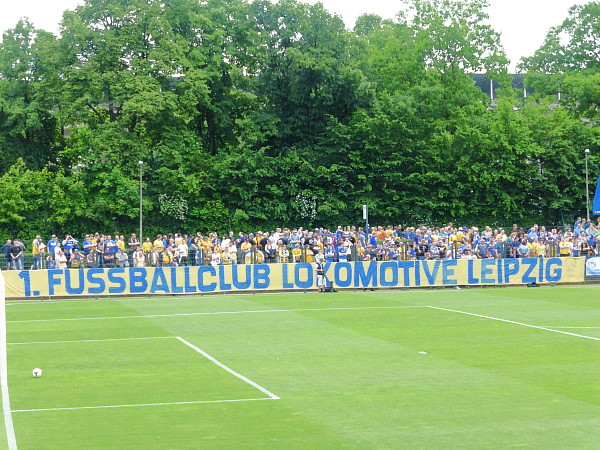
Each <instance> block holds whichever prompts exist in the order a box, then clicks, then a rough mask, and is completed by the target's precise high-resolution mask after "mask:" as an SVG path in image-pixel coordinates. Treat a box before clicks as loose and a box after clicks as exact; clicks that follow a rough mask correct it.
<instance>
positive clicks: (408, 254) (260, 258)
mask: <svg viewBox="0 0 600 450" xmlns="http://www.w3.org/2000/svg"><path fill="white" fill-rule="evenodd" d="M334 242H335V241H334ZM416 247H417V246H416V245H415V243H414V242H412V241H400V242H396V243H395V245H394V246H393V249H394V250H393V254H390V252H389V251H388V250H387V249H384V248H383V247H376V248H368V249H363V248H362V247H361V246H356V245H352V246H349V247H347V251H346V254H345V255H341V254H340V253H339V252H338V247H337V246H333V248H332V249H330V250H329V251H328V252H325V253H324V256H325V259H326V261H331V262H339V261H365V260H367V261H368V260H370V261H387V260H403V261H407V260H411V259H447V258H450V259H456V258H459V257H460V256H461V254H460V248H459V245H458V244H457V243H454V242H452V243H450V245H449V246H448V247H446V249H445V252H444V254H442V255H439V256H438V258H432V257H427V258H424V257H422V256H417V255H416ZM516 249H517V247H516V246H513V245H511V244H507V243H499V245H497V246H496V247H495V250H494V251H493V252H492V253H491V254H489V255H487V256H488V257H494V258H516V257H518V255H517V250H516ZM316 252H317V249H316V248H315V247H313V248H311V247H309V246H306V245H305V246H302V245H287V246H284V247H283V248H281V247H280V248H279V250H277V251H271V252H270V251H265V249H263V248H262V247H259V246H253V247H251V248H250V249H248V250H242V249H239V248H237V249H236V251H235V252H227V256H226V257H219V258H215V259H213V253H212V252H208V251H205V250H204V249H203V248H197V249H196V248H194V247H192V248H190V249H189V252H188V255H187V256H185V257H181V256H180V257H178V258H177V259H175V258H169V257H167V256H166V254H165V253H163V254H158V253H154V252H148V253H146V254H145V255H144V265H145V266H148V267H150V266H174V265H176V266H203V265H209V264H213V265H215V264H218V265H227V264H278V263H305V262H313V261H314V259H315V256H314V255H315V253H316ZM531 256H532V257H538V256H539V257H556V256H560V249H559V247H558V245H557V243H556V242H551V243H549V245H548V246H547V247H546V248H545V251H544V254H543V255H531ZM581 256H587V255H581ZM10 262H11V259H10V257H9V258H7V257H6V256H5V255H3V254H1V255H0V267H1V268H3V269H7V270H31V269H34V267H33V266H34V259H33V256H32V255H31V254H25V255H24V256H23V257H22V258H21V260H20V261H19V262H18V263H17V264H9V263H10ZM37 264H38V267H36V268H39V269H48V268H54V267H55V263H54V262H52V260H51V259H50V258H48V255H47V254H42V255H41V257H40V258H39V262H38V263H37ZM136 265H137V264H136V261H134V258H133V252H130V253H128V259H127V262H123V261H122V262H119V261H117V259H116V258H114V256H113V255H108V254H100V253H97V252H93V251H92V252H90V253H88V254H85V253H81V258H80V260H74V259H71V260H69V262H68V267H69V268H74V269H75V268H102V267H107V268H110V267H133V266H136Z"/></svg>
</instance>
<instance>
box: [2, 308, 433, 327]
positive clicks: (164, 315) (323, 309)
mask: <svg viewBox="0 0 600 450" xmlns="http://www.w3.org/2000/svg"><path fill="white" fill-rule="evenodd" d="M404 308H428V306H420V305H408V306H358V307H348V308H299V309H263V310H246V311H214V312H196V313H175V314H148V315H142V316H107V317H73V318H68V319H33V320H7V321H6V323H34V322H65V321H69V322H70V321H77V320H111V319H145V318H154V317H186V316H216V315H222V314H260V313H280V312H283V313H286V312H302V311H352V310H367V309H404Z"/></svg>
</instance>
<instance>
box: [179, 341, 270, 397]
mask: <svg viewBox="0 0 600 450" xmlns="http://www.w3.org/2000/svg"><path fill="white" fill-rule="evenodd" d="M176 339H177V340H178V341H179V342H181V343H183V344H185V345H187V346H188V347H189V348H191V349H192V350H194V351H195V352H197V353H200V354H201V355H202V356H204V357H205V358H206V359H208V360H209V361H210V362H212V363H213V364H216V365H217V366H219V367H220V368H221V369H223V370H225V371H226V372H229V373H230V374H232V375H233V376H235V377H237V378H239V379H240V380H242V381H243V382H245V383H247V384H249V385H250V386H252V387H254V388H256V389H258V390H259V391H260V392H262V393H263V394H267V395H268V396H269V397H270V398H272V399H273V400H279V397H278V396H277V395H275V394H273V393H272V392H271V391H269V390H267V389H265V388H264V387H262V386H261V385H259V384H257V383H255V382H254V381H252V380H251V379H249V378H247V377H245V376H244V375H242V374H240V373H238V372H236V371H235V370H233V369H230V368H229V367H227V366H226V365H225V364H223V363H222V362H220V361H219V360H217V359H216V358H213V357H212V356H210V355H209V354H208V353H206V352H205V351H204V350H202V349H200V348H198V347H196V346H195V345H194V344H192V343H191V342H188V341H186V340H185V339H183V338H181V337H179V336H178V337H176Z"/></svg>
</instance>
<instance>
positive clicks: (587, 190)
mask: <svg viewBox="0 0 600 450" xmlns="http://www.w3.org/2000/svg"><path fill="white" fill-rule="evenodd" d="M589 152H590V149H589V148H586V149H585V151H584V153H585V211H586V219H587V221H588V223H589V221H590V181H589V177H588V175H589V174H588V153H589Z"/></svg>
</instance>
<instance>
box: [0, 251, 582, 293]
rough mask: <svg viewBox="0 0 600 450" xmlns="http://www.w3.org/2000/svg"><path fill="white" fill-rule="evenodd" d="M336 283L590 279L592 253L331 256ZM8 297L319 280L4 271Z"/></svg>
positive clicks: (193, 270)
mask: <svg viewBox="0 0 600 450" xmlns="http://www.w3.org/2000/svg"><path fill="white" fill-rule="evenodd" d="M325 271H326V275H327V279H328V281H329V282H331V283H333V285H334V286H335V287H336V288H355V289H361V288H379V287H381V288H412V287H417V288H418V287H421V288H422V287H438V286H441V287H444V286H448V287H452V286H481V285H518V284H527V283H560V282H566V283H579V282H583V281H584V274H585V259H584V258H524V259H479V260H444V261H370V262H366V261H365V262H351V263H343V262H342V263H326V264H325ZM3 274H4V277H5V280H6V297H7V298H37V297H68V296H108V295H128V294H138V295H140V294H148V295H149V294H202V293H211V292H230V291H269V290H290V291H293V290H306V289H315V288H316V272H315V268H314V265H313V264H310V263H296V264H268V265H267V264H254V265H252V264H248V265H245V264H244V265H232V266H216V267H213V266H190V267H161V268H156V267H148V268H112V269H106V268H104V269H100V268H99V269H65V270H63V269H55V270H32V271H28V270H23V271H4V272H3Z"/></svg>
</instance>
